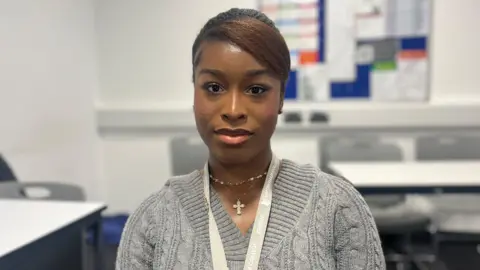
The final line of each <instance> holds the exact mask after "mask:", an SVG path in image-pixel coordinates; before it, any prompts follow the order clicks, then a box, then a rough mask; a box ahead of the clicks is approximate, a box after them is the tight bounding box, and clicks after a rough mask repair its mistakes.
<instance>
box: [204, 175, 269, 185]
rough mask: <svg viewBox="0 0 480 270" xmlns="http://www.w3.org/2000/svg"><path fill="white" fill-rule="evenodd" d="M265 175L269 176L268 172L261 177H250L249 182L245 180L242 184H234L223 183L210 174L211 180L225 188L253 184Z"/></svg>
mask: <svg viewBox="0 0 480 270" xmlns="http://www.w3.org/2000/svg"><path fill="white" fill-rule="evenodd" d="M265 175H267V172H264V173H262V174H260V175H257V176H254V177H250V178H248V179H247V180H244V181H241V182H237V183H232V182H226V181H221V180H219V179H217V178H215V177H213V176H212V175H211V174H210V179H212V181H213V182H215V183H218V184H220V185H225V186H240V185H243V184H245V183H247V182H252V181H255V180H258V179H260V178H262V177H264V176H265Z"/></svg>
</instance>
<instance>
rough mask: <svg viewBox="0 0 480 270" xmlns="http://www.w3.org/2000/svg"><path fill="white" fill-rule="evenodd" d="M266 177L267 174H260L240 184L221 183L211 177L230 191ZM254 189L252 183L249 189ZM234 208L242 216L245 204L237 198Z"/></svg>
mask: <svg viewBox="0 0 480 270" xmlns="http://www.w3.org/2000/svg"><path fill="white" fill-rule="evenodd" d="M265 175H267V172H264V173H262V174H260V175H257V176H254V177H250V178H248V179H247V180H245V181H242V182H238V183H231V182H225V181H220V180H218V179H217V178H214V177H213V176H212V175H210V179H212V180H213V181H214V182H215V183H218V184H220V185H224V186H227V188H228V189H229V187H232V186H240V185H242V184H245V183H248V182H253V181H255V180H258V179H260V178H262V177H263V176H265ZM252 187H253V183H252V184H251V186H250V187H249V188H248V190H250V189H251V188H252ZM248 190H247V191H246V192H244V193H243V196H245V195H247V193H248ZM233 208H234V209H235V210H237V215H238V216H241V215H242V209H243V208H245V204H244V203H242V201H241V200H240V198H237V202H236V203H235V204H234V205H233Z"/></svg>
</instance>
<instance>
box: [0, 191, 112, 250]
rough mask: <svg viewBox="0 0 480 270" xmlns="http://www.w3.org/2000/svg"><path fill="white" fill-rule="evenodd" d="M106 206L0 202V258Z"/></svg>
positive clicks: (3, 200)
mask: <svg viewBox="0 0 480 270" xmlns="http://www.w3.org/2000/svg"><path fill="white" fill-rule="evenodd" d="M104 207H105V204H103V203H85V202H52V201H32V200H5V199H0V217H1V218H0V257H2V256H4V255H6V254H8V253H10V252H12V251H14V250H16V249H18V248H20V247H22V246H25V245H27V244H29V243H32V242H33V241H36V240H37V239H40V238H42V237H44V236H46V235H48V234H50V233H52V232H55V231H57V230H59V229H61V228H63V227H65V226H67V225H69V224H72V223H73V222H75V221H77V220H79V219H81V218H83V217H85V216H88V215H89V214H92V213H94V212H96V211H99V210H102V209H103V208H104Z"/></svg>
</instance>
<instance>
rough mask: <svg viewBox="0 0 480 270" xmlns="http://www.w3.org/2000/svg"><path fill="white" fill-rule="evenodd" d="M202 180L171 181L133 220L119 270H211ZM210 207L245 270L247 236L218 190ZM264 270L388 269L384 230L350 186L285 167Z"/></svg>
mask: <svg viewBox="0 0 480 270" xmlns="http://www.w3.org/2000/svg"><path fill="white" fill-rule="evenodd" d="M202 180H203V179H202V173H201V172H200V171H195V172H193V173H191V174H189V175H183V176H178V177H174V178H172V179H170V180H169V181H168V182H167V184H166V186H165V187H163V188H162V189H161V190H160V191H158V192H156V193H154V194H153V195H151V196H150V197H149V198H148V199H146V200H145V201H144V202H143V203H142V204H141V205H140V207H139V208H138V209H137V210H136V211H135V212H134V213H133V214H132V215H131V217H130V218H129V220H128V222H127V225H126V227H125V229H124V232H123V235H122V240H121V243H120V247H119V251H118V258H117V264H116V269H117V270H135V269H138V270H143V269H145V270H147V269H212V263H211V252H210V242H209V229H208V213H207V207H206V205H205V203H204V199H203V196H204V193H203V182H202ZM211 207H212V211H213V214H214V216H215V219H216V222H217V225H218V228H219V231H220V235H221V237H222V242H223V246H224V248H225V253H226V254H225V255H226V258H227V262H228V266H229V269H243V265H244V261H245V254H246V252H247V249H248V243H249V239H250V232H251V229H250V232H249V233H248V234H247V235H244V234H242V233H241V232H240V231H239V229H238V228H237V227H236V225H235V223H234V222H233V221H232V219H231V218H230V216H229V215H228V213H227V212H226V211H225V209H224V208H223V205H222V203H221V201H220V199H219V196H218V194H217V193H216V192H215V191H214V190H213V189H212V191H211ZM259 269H272V270H273V269H316V270H334V269H338V270H354V269H356V270H360V269H362V270H363V269H365V270H376V269H385V260H384V257H383V253H382V247H381V244H380V240H379V236H378V231H377V229H376V226H375V224H374V220H373V218H372V215H371V213H370V210H369V209H368V207H367V205H366V203H365V201H364V200H363V198H362V197H361V195H360V194H359V193H358V192H357V191H356V190H355V188H354V187H353V186H352V184H351V183H349V182H348V181H346V180H343V179H340V178H337V177H334V176H331V175H328V174H325V173H323V172H321V171H320V170H319V169H318V168H315V167H313V166H311V165H299V164H296V163H295V162H292V161H289V160H283V161H282V165H281V168H280V172H279V174H278V177H277V179H276V181H275V184H274V190H273V202H272V210H271V214H270V219H269V224H268V227H267V232H266V236H265V242H264V246H263V249H262V253H261V259H260V265H259Z"/></svg>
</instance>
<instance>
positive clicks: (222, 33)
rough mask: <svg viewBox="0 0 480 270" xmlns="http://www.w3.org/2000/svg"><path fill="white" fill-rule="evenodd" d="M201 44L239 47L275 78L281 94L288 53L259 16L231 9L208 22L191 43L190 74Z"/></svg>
mask: <svg viewBox="0 0 480 270" xmlns="http://www.w3.org/2000/svg"><path fill="white" fill-rule="evenodd" d="M204 41H226V42H229V43H232V44H233V45H235V46H238V47H240V48H241V49H242V50H244V51H246V52H248V53H249V54H251V55H252V56H253V57H254V58H255V59H256V60H257V61H258V62H260V63H261V64H262V65H264V66H266V67H267V68H268V69H269V70H270V71H271V72H272V73H273V74H275V75H276V76H278V79H280V80H281V81H282V92H283V91H284V86H285V82H286V81H287V79H288V75H289V73H290V52H289V50H288V47H287V44H286V42H285V39H284V38H283V36H282V35H281V34H280V31H279V30H278V29H277V27H275V24H274V23H273V22H272V20H270V19H269V18H268V17H267V16H266V15H265V14H263V13H262V12H260V11H257V10H254V9H239V8H232V9H230V10H228V11H225V12H222V13H220V14H218V15H217V16H215V17H213V18H211V19H210V20H209V21H208V22H207V23H206V24H205V26H204V27H203V28H202V30H201V31H200V33H199V34H198V35H197V38H196V39H195V42H194V43H193V46H192V65H193V70H195V67H196V66H197V65H198V62H199V59H200V54H201V53H199V52H198V49H199V47H200V45H201V43H202V42H204ZM197 54H198V55H197ZM194 77H195V75H193V79H195V78H194Z"/></svg>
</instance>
